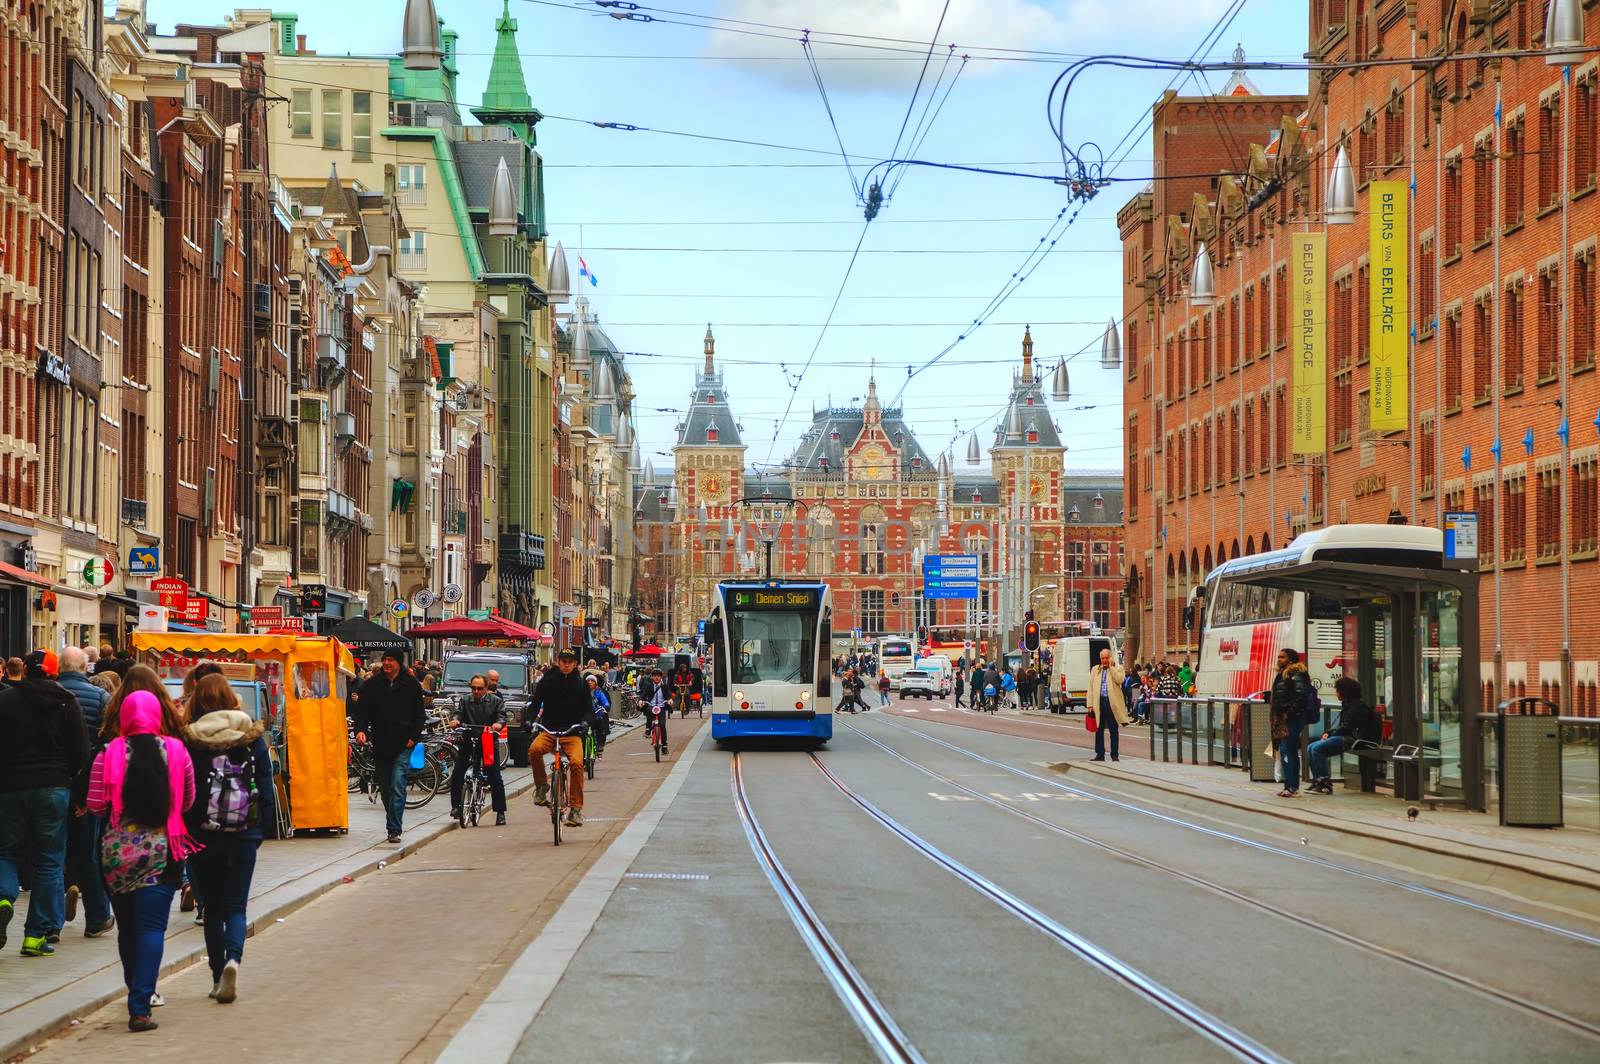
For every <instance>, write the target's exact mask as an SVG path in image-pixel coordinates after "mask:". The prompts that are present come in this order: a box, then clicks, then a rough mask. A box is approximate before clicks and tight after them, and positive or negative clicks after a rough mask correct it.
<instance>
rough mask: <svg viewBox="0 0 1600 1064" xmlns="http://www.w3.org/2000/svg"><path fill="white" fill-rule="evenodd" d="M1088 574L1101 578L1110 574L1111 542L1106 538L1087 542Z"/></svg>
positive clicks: (1105, 577)
mask: <svg viewBox="0 0 1600 1064" xmlns="http://www.w3.org/2000/svg"><path fill="white" fill-rule="evenodd" d="M1089 575H1090V576H1093V577H1096V578H1098V579H1102V580H1104V579H1107V578H1109V577H1110V576H1111V544H1110V542H1108V541H1107V540H1103V539H1102V540H1097V541H1095V542H1094V543H1091V544H1089Z"/></svg>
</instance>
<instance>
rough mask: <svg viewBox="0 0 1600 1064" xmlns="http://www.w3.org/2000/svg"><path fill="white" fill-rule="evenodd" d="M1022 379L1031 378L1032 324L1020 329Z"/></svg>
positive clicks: (1029, 379) (1028, 379)
mask: <svg viewBox="0 0 1600 1064" xmlns="http://www.w3.org/2000/svg"><path fill="white" fill-rule="evenodd" d="M1022 379H1023V380H1025V381H1031V380H1033V326H1031V325H1026V326H1023V329H1022Z"/></svg>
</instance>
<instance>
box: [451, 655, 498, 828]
mask: <svg viewBox="0 0 1600 1064" xmlns="http://www.w3.org/2000/svg"><path fill="white" fill-rule="evenodd" d="M468 688H469V690H468V692H467V697H465V698H463V699H462V700H461V701H460V702H459V703H457V705H456V711H455V713H454V714H453V715H452V717H451V719H450V727H452V728H461V729H463V730H464V731H465V735H464V736H463V739H462V741H460V742H458V744H457V746H458V747H459V749H460V750H461V753H460V755H459V756H458V757H457V758H456V763H455V767H454V768H452V769H451V770H450V816H451V817H452V818H453V819H455V820H460V819H461V781H462V780H463V779H465V778H466V775H467V759H468V758H475V759H476V760H475V762H474V763H475V764H477V766H478V769H479V771H481V772H482V773H483V775H484V777H485V778H486V779H488V781H489V795H490V797H491V799H492V800H493V803H494V822H495V825H496V826H499V825H501V824H504V823H505V822H506V785H505V781H504V780H503V779H501V777H500V759H499V758H498V757H496V756H495V752H494V751H492V750H491V751H490V752H489V757H488V760H487V762H486V761H485V760H484V754H483V747H482V746H481V745H480V744H481V743H482V742H483V729H485V728H492V729H493V730H494V734H495V736H496V737H497V738H498V737H499V736H502V735H504V734H505V733H506V703H505V699H503V698H501V697H500V696H499V695H497V694H495V693H494V692H492V691H490V690H489V683H488V678H487V677H485V676H483V675H482V674H481V673H480V674H478V675H476V676H474V677H473V678H472V679H471V680H470V681H468Z"/></svg>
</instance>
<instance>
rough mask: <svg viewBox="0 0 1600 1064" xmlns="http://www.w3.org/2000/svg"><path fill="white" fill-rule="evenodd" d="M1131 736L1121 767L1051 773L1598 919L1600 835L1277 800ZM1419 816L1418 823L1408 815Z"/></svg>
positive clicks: (1465, 815)
mask: <svg viewBox="0 0 1600 1064" xmlns="http://www.w3.org/2000/svg"><path fill="white" fill-rule="evenodd" d="M1129 732H1131V734H1129V733H1124V736H1123V740H1124V745H1125V746H1126V745H1127V744H1128V740H1129V739H1133V741H1134V744H1135V751H1134V753H1135V754H1136V756H1133V757H1124V758H1123V759H1122V760H1121V761H1119V762H1116V763H1111V762H1104V763H1102V762H1086V761H1079V760H1073V761H1069V762H1065V763H1062V764H1056V765H1052V766H1051V770H1052V771H1054V772H1057V773H1060V774H1062V775H1066V776H1069V777H1070V778H1071V779H1072V781H1073V782H1074V783H1078V784H1084V785H1087V786H1092V787H1095V788H1097V789H1099V790H1104V791H1112V792H1117V793H1118V794H1120V795H1121V796H1123V797H1127V798H1130V799H1133V800H1134V801H1136V802H1139V803H1141V804H1159V805H1163V806H1167V807H1170V808H1175V809H1182V810H1184V811H1186V812H1189V813H1198V814H1200V815H1203V816H1206V817H1209V818H1212V819H1215V820H1219V821H1223V822H1225V823H1228V824H1231V825H1235V826H1239V827H1246V828H1251V829H1254V830H1258V831H1263V832H1266V833H1268V834H1272V835H1277V836H1282V837H1285V838H1289V839H1293V840H1296V841H1303V842H1304V843H1305V844H1307V845H1316V846H1320V847H1323V848H1326V849H1330V850H1337V851H1339V852H1341V853H1346V854H1350V855H1352V856H1358V857H1363V858H1366V859H1369V860H1374V861H1378V862H1381V863H1384V864H1388V865H1392V866H1394V867H1397V868H1401V869H1404V870H1406V871H1411V872H1423V873H1427V874H1430V875H1437V876H1442V877H1444V878H1447V879H1452V880H1457V881H1460V882H1463V883H1466V884H1470V885H1473V886H1477V887H1480V888H1482V889H1486V890H1491V891H1495V892H1497V893H1501V894H1506V895H1509V896H1513V897H1518V898H1523V899H1526V900H1529V901H1533V902H1537V903H1539V904H1543V905H1550V906H1555V907H1557V908H1561V909H1565V910H1567V911H1569V912H1572V913H1575V914H1578V915H1581V916H1584V917H1586V918H1588V919H1600V832H1595V831H1590V830H1585V829H1583V828H1563V829H1554V830H1543V829H1532V828H1506V827H1501V826H1500V824H1499V822H1498V820H1497V819H1496V817H1495V815H1494V814H1493V813H1471V812H1467V811H1465V810H1462V809H1453V808H1448V807H1444V808H1439V809H1429V808H1427V806H1426V804H1425V803H1411V802H1403V801H1398V800H1396V799H1394V798H1392V797H1389V796H1388V795H1385V794H1362V793H1360V792H1359V791H1352V792H1346V791H1345V790H1344V788H1342V787H1336V788H1335V789H1334V793H1333V794H1332V795H1313V794H1311V793H1309V792H1302V794H1301V797H1299V798H1278V797H1276V795H1277V791H1278V789H1279V785H1278V784H1267V783H1251V782H1250V780H1249V778H1248V777H1247V776H1246V775H1245V774H1244V773H1243V772H1241V771H1239V770H1238V769H1227V768H1223V767H1221V766H1215V765H1194V764H1178V763H1176V762H1163V761H1148V760H1145V759H1144V757H1143V756H1138V755H1142V754H1144V753H1145V750H1141V749H1138V748H1139V747H1141V746H1144V744H1145V743H1146V742H1148V739H1147V737H1146V736H1145V735H1144V734H1143V732H1142V730H1139V729H1129ZM1413 809H1414V810H1416V812H1417V816H1416V819H1415V820H1412V819H1410V818H1409V817H1408V815H1407V814H1408V811H1409V810H1413Z"/></svg>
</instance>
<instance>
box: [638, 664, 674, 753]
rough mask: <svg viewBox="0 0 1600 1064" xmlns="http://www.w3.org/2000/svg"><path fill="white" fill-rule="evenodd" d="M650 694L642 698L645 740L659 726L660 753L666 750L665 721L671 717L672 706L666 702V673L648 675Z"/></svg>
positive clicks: (654, 671)
mask: <svg viewBox="0 0 1600 1064" xmlns="http://www.w3.org/2000/svg"><path fill="white" fill-rule="evenodd" d="M649 684H650V692H649V693H648V694H646V695H645V696H644V713H645V730H644V734H645V738H646V739H647V740H648V739H649V738H650V731H651V729H652V728H654V727H655V726H656V725H657V724H659V725H660V726H661V752H662V753H666V750H667V721H668V720H669V719H670V718H671V717H672V704H671V702H669V701H668V696H667V680H666V673H664V672H662V671H661V670H660V669H654V670H652V671H651V673H650V680H649Z"/></svg>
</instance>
